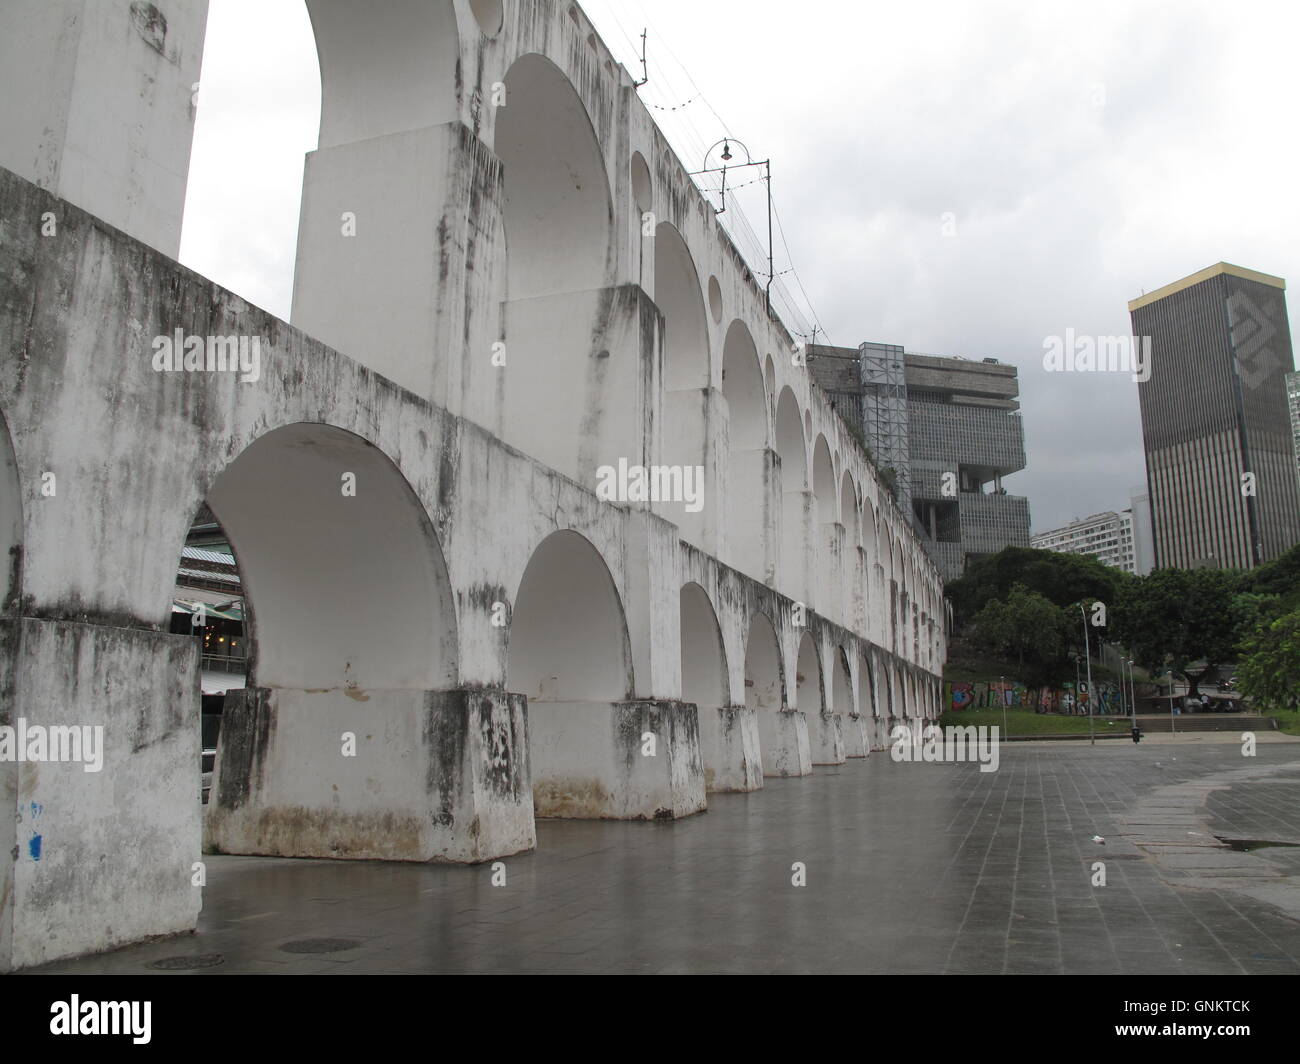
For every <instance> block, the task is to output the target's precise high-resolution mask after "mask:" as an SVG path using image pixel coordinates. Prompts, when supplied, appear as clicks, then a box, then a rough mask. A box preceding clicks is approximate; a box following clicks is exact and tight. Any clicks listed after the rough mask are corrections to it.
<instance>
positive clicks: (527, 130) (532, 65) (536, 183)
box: [494, 53, 613, 302]
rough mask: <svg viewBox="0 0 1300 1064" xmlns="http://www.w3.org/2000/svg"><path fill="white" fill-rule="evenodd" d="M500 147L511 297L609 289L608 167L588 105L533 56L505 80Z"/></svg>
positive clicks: (518, 64) (546, 61)
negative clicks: (606, 285)
mask: <svg viewBox="0 0 1300 1064" xmlns="http://www.w3.org/2000/svg"><path fill="white" fill-rule="evenodd" d="M505 88H506V101H507V103H506V106H505V107H502V108H500V109H499V114H498V116H497V124H496V139H495V142H494V144H495V149H496V154H497V157H498V158H499V159H500V160H501V163H502V168H503V171H504V175H505V224H506V242H507V253H508V256H509V266H508V271H507V275H508V281H507V285H508V297H507V298H508V299H510V300H511V301H512V302H513V301H516V300H521V299H535V298H537V297H538V296H551V295H558V294H563V293H571V292H588V291H591V290H592V289H596V288H600V287H602V286H603V285H604V284H605V280H606V272H607V271H606V266H607V260H608V258H609V242H610V229H611V225H612V221H613V215H612V210H613V208H612V205H611V201H610V195H609V185H608V181H607V179H606V174H605V161H604V158H603V156H602V155H601V150H600V143H599V141H598V140H597V139H596V133H595V130H594V129H593V128H592V125H591V120H590V118H588V116H587V111H586V108H585V107H584V106H583V104H582V100H581V99H580V98H579V97H578V94H577V92H575V91H574V88H573V86H572V85H571V84H570V83H569V79H568V78H567V77H565V76H564V73H563V71H561V70H560V68H559V67H557V66H556V65H555V64H554V63H552V62H551V61H550V60H549V59H546V58H545V57H543V56H540V55H537V54H535V53H530V54H528V55H525V56H521V57H520V58H519V59H517V60H516V61H515V63H514V65H512V66H511V67H510V71H509V73H507V74H506V78H505Z"/></svg>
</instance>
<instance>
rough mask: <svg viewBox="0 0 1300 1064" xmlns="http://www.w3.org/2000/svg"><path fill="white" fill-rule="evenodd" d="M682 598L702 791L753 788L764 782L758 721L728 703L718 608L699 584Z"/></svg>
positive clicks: (686, 676)
mask: <svg viewBox="0 0 1300 1064" xmlns="http://www.w3.org/2000/svg"><path fill="white" fill-rule="evenodd" d="M680 598H681V654H682V701H684V702H691V703H694V704H695V706H696V710H697V713H698V717H699V722H700V757H701V760H702V761H703V764H704V785H705V789H706V790H711V791H752V790H757V789H758V788H759V787H761V786H762V785H763V766H762V760H761V756H760V754H759V743H758V724H757V721H756V719H755V717H754V711H753V710H752V709H748V708H740V707H738V706H733V705H732V704H731V692H730V685H729V683H728V673H727V651H726V647H725V644H724V642H723V639H722V629H721V626H720V625H719V624H718V615H717V612H716V611H715V610H714V608H713V603H712V602H711V601H710V599H709V596H708V593H707V592H706V591H705V590H704V588H702V587H701V586H700V585H699V584H696V583H690V584H687V585H686V586H685V587H683V588H682V591H681V596H680Z"/></svg>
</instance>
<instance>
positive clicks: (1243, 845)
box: [1214, 835, 1300, 853]
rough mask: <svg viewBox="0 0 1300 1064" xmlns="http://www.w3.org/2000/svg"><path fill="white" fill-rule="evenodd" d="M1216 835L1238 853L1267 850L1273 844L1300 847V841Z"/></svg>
mask: <svg viewBox="0 0 1300 1064" xmlns="http://www.w3.org/2000/svg"><path fill="white" fill-rule="evenodd" d="M1214 837H1215V838H1216V839H1218V840H1219V841H1220V842H1222V843H1225V844H1226V845H1227V846H1228V847H1229V848H1231V849H1233V850H1236V851H1237V852H1238V853H1250V852H1251V851H1252V850H1266V849H1269V848H1270V847H1273V846H1286V847H1300V842H1277V841H1276V840H1274V839H1225V838H1224V837H1223V836H1222V835H1215V836H1214Z"/></svg>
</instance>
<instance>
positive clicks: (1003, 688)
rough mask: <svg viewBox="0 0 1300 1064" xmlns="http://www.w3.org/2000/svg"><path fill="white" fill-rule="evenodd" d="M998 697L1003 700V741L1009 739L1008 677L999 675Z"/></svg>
mask: <svg viewBox="0 0 1300 1064" xmlns="http://www.w3.org/2000/svg"><path fill="white" fill-rule="evenodd" d="M998 698H999V699H1000V700H1001V702H1002V741H1003V742H1004V743H1005V742H1006V741H1007V678H1006V677H1005V676H999V677H998Z"/></svg>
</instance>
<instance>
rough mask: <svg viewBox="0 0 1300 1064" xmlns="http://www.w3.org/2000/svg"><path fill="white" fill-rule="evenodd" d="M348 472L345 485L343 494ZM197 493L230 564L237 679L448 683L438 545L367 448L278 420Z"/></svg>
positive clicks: (329, 431)
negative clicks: (236, 611)
mask: <svg viewBox="0 0 1300 1064" xmlns="http://www.w3.org/2000/svg"><path fill="white" fill-rule="evenodd" d="M349 481H351V482H352V483H354V484H355V495H353V494H345V492H346V491H349V490H350V489H349V488H348V484H349ZM207 500H208V504H209V506H210V507H211V509H212V512H213V514H214V515H215V516H216V518H217V520H218V521H219V522H220V524H221V527H222V528H224V529H225V532H226V535H227V536H228V538H229V541H230V545H231V547H232V549H233V551H234V554H235V557H236V559H237V562H238V566H239V571H240V574H241V577H242V582H243V588H244V593H245V602H246V608H247V615H248V618H249V619H248V621H247V622H246V627H247V628H248V630H249V634H248V636H247V638H248V641H249V643H250V646H251V647H252V648H253V652H252V654H251V665H250V678H249V679H250V686H257V687H263V688H286V689H292V690H307V691H334V690H338V691H362V692H364V691H369V690H372V689H381V690H416V691H423V690H440V689H445V688H447V687H451V686H454V685H455V683H456V681H457V672H458V669H457V648H458V643H457V633H456V613H455V605H454V599H453V596H452V592H451V585H450V581H449V579H448V575H447V567H446V563H445V561H444V559H443V555H442V548H441V546H440V545H439V543H438V539H437V536H436V534H435V533H434V530H433V526H432V524H431V522H430V521H429V517H428V515H427V513H426V512H425V509H424V506H423V504H422V503H421V502H420V500H419V499H418V498H417V496H416V495H415V493H414V491H412V490H411V487H410V485H409V484H408V483H407V481H406V478H405V477H404V476H403V475H402V473H401V471H400V470H399V469H398V468H397V467H396V466H395V465H394V464H393V462H392V461H391V460H390V459H389V458H388V456H387V455H385V454H384V453H383V451H381V450H380V449H379V448H377V447H375V446H374V445H373V444H371V443H369V442H368V441H366V440H364V439H362V438H361V437H360V436H356V435H354V434H352V433H350V432H347V431H345V430H343V429H339V428H334V427H332V426H329V425H321V424H311V423H305V422H300V423H297V424H293V425H287V426H284V427H282V428H278V429H274V430H272V431H271V432H268V433H266V434H265V435H263V436H260V437H259V438H258V439H256V440H254V441H253V442H252V443H251V444H249V445H248V446H247V447H246V448H245V449H244V451H243V452H242V453H241V454H240V455H239V456H238V457H237V458H236V459H235V460H234V461H233V462H231V463H230V464H229V465H228V466H227V467H226V468H225V469H224V470H223V471H222V472H221V473H220V474H219V475H218V476H217V478H216V480H215V481H214V482H213V484H212V486H211V488H210V489H209V490H208V493H207ZM380 544H382V549H376V548H377V545H380ZM178 556H179V552H178Z"/></svg>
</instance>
